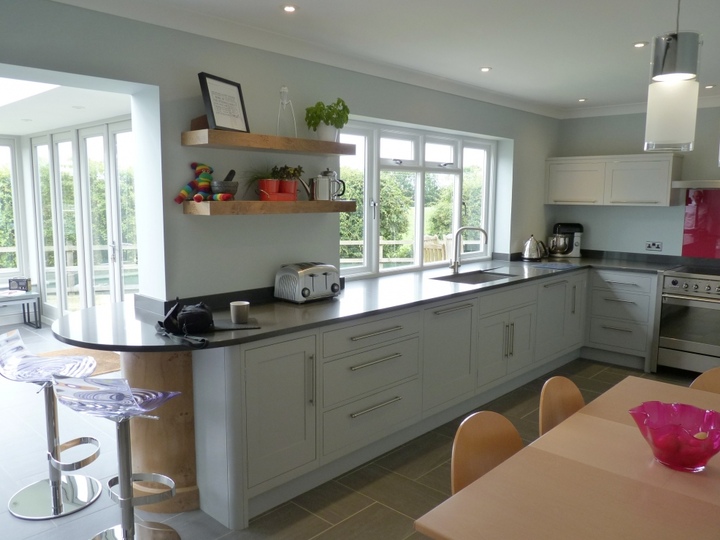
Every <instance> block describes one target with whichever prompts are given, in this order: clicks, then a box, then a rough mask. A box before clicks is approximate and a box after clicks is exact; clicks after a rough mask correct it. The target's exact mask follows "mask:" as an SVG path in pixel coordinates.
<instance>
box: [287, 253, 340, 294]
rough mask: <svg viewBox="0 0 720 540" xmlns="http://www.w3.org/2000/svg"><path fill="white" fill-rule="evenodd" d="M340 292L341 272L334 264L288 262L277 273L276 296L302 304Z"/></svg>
mask: <svg viewBox="0 0 720 540" xmlns="http://www.w3.org/2000/svg"><path fill="white" fill-rule="evenodd" d="M338 294H340V274H339V272H338V269H337V268H335V267H334V266H333V265H332V264H325V263H318V262H302V263H294V264H286V265H284V266H282V267H281V268H280V270H278V271H277V273H276V274H275V298H282V299H283V300H289V301H290V302H295V303H298V304H302V303H304V302H308V301H310V300H320V299H321V298H332V297H333V296H337V295H338Z"/></svg>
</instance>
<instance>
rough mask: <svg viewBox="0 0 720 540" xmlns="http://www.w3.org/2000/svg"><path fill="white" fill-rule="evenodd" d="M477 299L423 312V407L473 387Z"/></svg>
mask: <svg viewBox="0 0 720 540" xmlns="http://www.w3.org/2000/svg"><path fill="white" fill-rule="evenodd" d="M475 313H477V299H476V298H472V297H470V298H468V299H467V300H462V301H460V302H452V303H439V304H435V305H434V306H433V307H431V308H428V309H425V310H424V314H423V411H424V412H427V411H429V410H431V409H434V408H436V407H439V406H446V405H447V404H448V403H451V402H454V401H458V400H459V399H462V398H463V396H465V397H468V396H470V395H472V393H473V392H474V390H475V382H476V377H477V375H476V372H477V364H476V361H475V339H474V337H473V336H474V334H475V330H474V327H475V321H474V314H475Z"/></svg>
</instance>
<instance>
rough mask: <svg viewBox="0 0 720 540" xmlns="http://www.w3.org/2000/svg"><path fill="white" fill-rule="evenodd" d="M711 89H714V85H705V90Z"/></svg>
mask: <svg viewBox="0 0 720 540" xmlns="http://www.w3.org/2000/svg"><path fill="white" fill-rule="evenodd" d="M711 88H715V85H714V84H706V85H705V89H706V90H710V89H711Z"/></svg>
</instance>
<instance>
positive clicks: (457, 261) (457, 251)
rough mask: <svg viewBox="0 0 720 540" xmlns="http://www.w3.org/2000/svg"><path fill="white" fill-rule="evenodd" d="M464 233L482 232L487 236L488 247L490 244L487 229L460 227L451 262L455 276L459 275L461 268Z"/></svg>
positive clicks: (456, 235) (456, 234) (456, 232)
mask: <svg viewBox="0 0 720 540" xmlns="http://www.w3.org/2000/svg"><path fill="white" fill-rule="evenodd" d="M463 231H480V232H481V233H483V234H484V235H485V244H486V245H487V242H488V235H487V232H485V229H481V228H480V227H460V228H459V229H458V230H457V231H455V240H454V243H453V259H451V260H450V268H452V271H453V274H457V273H458V269H459V268H460V244H461V242H460V235H461V234H462V232H463Z"/></svg>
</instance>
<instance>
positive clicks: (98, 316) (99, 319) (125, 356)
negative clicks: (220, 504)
mask: <svg viewBox="0 0 720 540" xmlns="http://www.w3.org/2000/svg"><path fill="white" fill-rule="evenodd" d="M149 316H150V314H148V317H149ZM52 330H53V334H54V335H55V337H56V338H57V339H58V340H60V341H63V342H65V343H68V344H70V345H75V346H78V347H84V348H87V349H98V350H111V351H116V352H119V353H120V363H121V371H122V376H123V377H124V378H126V379H127V380H128V382H129V383H130V386H132V387H134V388H148V389H152V390H163V391H178V392H181V394H180V395H179V396H178V397H177V398H175V399H173V400H170V401H169V402H168V403H166V404H165V405H164V406H163V408H162V409H161V410H160V411H158V417H159V419H158V420H148V419H143V418H140V419H137V418H133V419H132V420H131V429H132V461H133V468H134V469H135V470H136V471H154V472H158V473H161V474H164V475H166V476H169V477H170V478H172V479H173V480H174V481H175V484H176V496H175V497H173V498H171V499H168V500H167V501H163V502H160V503H156V504H154V505H148V506H144V507H143V509H144V510H146V511H149V512H164V513H174V512H184V511H187V510H194V509H197V508H199V506H200V494H199V489H198V486H197V479H196V466H195V422H194V412H193V381H192V354H191V352H190V350H189V349H188V348H187V347H181V346H177V345H175V344H171V343H168V341H167V340H166V339H164V338H162V337H161V336H159V335H157V334H156V332H155V328H154V322H152V321H151V319H149V318H148V319H145V318H141V317H139V316H138V315H137V314H136V313H135V310H134V307H133V304H132V302H130V303H127V302H125V303H119V304H112V305H110V306H101V307H93V308H89V309H84V310H82V311H78V312H74V313H70V314H69V315H66V316H64V317H62V318H61V319H59V320H57V321H55V323H53V326H52ZM162 489H164V488H162ZM162 489H160V490H158V489H156V488H155V487H154V486H153V484H142V483H141V484H138V483H136V484H135V490H136V491H137V492H139V494H140V495H152V494H155V493H157V492H158V491H162Z"/></svg>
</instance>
